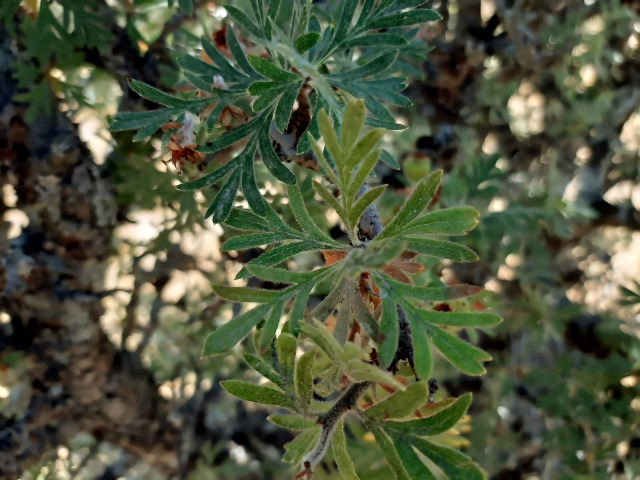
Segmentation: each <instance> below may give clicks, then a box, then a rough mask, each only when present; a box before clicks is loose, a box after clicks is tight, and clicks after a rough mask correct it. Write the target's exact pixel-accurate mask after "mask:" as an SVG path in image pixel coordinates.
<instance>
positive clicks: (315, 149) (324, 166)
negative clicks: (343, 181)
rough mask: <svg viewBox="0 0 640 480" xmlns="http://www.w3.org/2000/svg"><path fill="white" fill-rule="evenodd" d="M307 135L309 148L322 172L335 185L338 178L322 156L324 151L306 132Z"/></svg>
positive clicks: (338, 181) (337, 183) (337, 182)
mask: <svg viewBox="0 0 640 480" xmlns="http://www.w3.org/2000/svg"><path fill="white" fill-rule="evenodd" d="M307 137H309V139H310V143H311V149H312V150H313V153H314V154H315V156H316V158H317V159H318V163H319V164H320V166H321V167H322V170H323V171H324V174H325V175H327V176H328V177H329V178H330V179H331V181H332V182H333V183H334V184H335V185H339V184H340V180H339V179H338V177H337V176H336V173H335V171H334V169H333V168H332V167H331V165H329V162H327V159H326V158H325V156H324V152H323V151H322V148H320V146H319V145H318V143H317V142H316V141H315V140H314V139H313V137H312V136H311V135H310V134H309V133H307Z"/></svg>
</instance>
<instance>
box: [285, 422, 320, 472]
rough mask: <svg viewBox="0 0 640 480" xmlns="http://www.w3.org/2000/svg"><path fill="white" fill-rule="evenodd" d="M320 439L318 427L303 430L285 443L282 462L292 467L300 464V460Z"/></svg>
mask: <svg viewBox="0 0 640 480" xmlns="http://www.w3.org/2000/svg"><path fill="white" fill-rule="evenodd" d="M319 437H320V426H319V425H317V426H316V428H309V429H306V430H304V431H303V432H302V433H301V434H300V435H298V436H297V437H296V438H294V439H293V440H291V441H290V442H289V443H287V444H286V445H285V446H284V448H285V450H286V452H285V454H284V455H283V456H282V460H284V461H285V462H287V463H291V464H292V465H298V464H300V462H302V459H303V458H304V456H305V455H306V453H307V452H308V451H309V450H311V449H312V448H313V447H314V446H315V445H316V443H318V438H319Z"/></svg>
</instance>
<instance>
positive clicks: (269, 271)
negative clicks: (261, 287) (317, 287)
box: [247, 264, 331, 284]
mask: <svg viewBox="0 0 640 480" xmlns="http://www.w3.org/2000/svg"><path fill="white" fill-rule="evenodd" d="M330 268H331V267H323V268H319V269H317V270H312V271H310V272H292V271H291V270H285V269H282V268H273V267H261V266H259V265H255V264H248V265H247V270H249V273H251V275H254V276H256V277H258V278H261V279H263V280H267V281H269V282H273V283H294V284H298V283H304V282H308V281H309V280H312V279H314V278H315V277H318V276H320V275H322V274H323V273H325V272H326V271H327V270H329V269H330Z"/></svg>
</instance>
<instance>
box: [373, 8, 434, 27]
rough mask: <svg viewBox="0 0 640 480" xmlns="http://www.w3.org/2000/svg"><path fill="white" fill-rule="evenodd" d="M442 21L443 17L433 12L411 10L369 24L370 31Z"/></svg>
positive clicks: (424, 9)
mask: <svg viewBox="0 0 640 480" xmlns="http://www.w3.org/2000/svg"><path fill="white" fill-rule="evenodd" d="M438 20H442V16H441V15H440V14H439V13H438V12H435V11H433V10H428V9H426V8H423V9H419V10H409V11H407V12H401V13H395V14H392V15H386V16H384V17H381V18H378V19H376V20H373V21H372V22H369V23H368V25H367V28H368V29H378V28H393V27H407V26H409V25H416V24H419V23H425V22H434V21H438Z"/></svg>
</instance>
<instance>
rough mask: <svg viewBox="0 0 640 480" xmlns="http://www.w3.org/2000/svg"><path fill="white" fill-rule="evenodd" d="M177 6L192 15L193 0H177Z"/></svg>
mask: <svg viewBox="0 0 640 480" xmlns="http://www.w3.org/2000/svg"><path fill="white" fill-rule="evenodd" d="M178 6H179V7H180V10H182V11H183V12H184V13H186V14H187V15H189V16H191V15H193V0H178Z"/></svg>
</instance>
